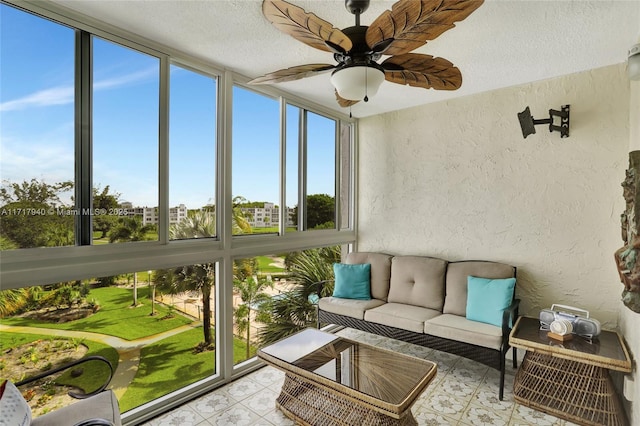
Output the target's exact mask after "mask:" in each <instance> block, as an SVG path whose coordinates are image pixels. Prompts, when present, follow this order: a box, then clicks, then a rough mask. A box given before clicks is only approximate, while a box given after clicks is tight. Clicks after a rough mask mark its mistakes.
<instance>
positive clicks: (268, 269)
mask: <svg viewBox="0 0 640 426" xmlns="http://www.w3.org/2000/svg"><path fill="white" fill-rule="evenodd" d="M256 259H258V269H259V271H260V273H261V274H273V273H276V274H279V273H282V272H285V270H284V268H280V267H278V266H274V265H272V263H273V259H272V258H270V257H267V256H258V257H256Z"/></svg>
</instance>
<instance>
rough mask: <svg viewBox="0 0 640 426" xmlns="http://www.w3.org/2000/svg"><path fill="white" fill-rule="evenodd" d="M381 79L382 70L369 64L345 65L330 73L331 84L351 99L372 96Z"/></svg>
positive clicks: (356, 99) (382, 75) (342, 94)
mask: <svg viewBox="0 0 640 426" xmlns="http://www.w3.org/2000/svg"><path fill="white" fill-rule="evenodd" d="M383 81H384V71H382V70H381V69H379V68H376V67H372V66H369V65H353V66H346V67H342V68H338V69H337V70H335V71H334V72H333V74H331V84H333V87H335V88H336V90H337V91H338V94H339V95H340V96H341V97H342V98H344V99H348V100H351V101H361V100H363V99H365V97H372V96H374V95H375V94H376V93H377V92H378V89H379V88H380V85H381V84H382V82H383Z"/></svg>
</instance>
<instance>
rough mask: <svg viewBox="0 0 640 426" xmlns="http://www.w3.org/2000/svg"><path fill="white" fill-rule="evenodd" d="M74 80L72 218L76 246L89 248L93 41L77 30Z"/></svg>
mask: <svg viewBox="0 0 640 426" xmlns="http://www.w3.org/2000/svg"><path fill="white" fill-rule="evenodd" d="M75 44H76V55H75V56H76V71H75V73H76V78H75V116H76V117H75V156H76V162H75V164H76V165H75V207H76V209H77V211H79V212H80V214H76V215H75V228H76V229H75V236H76V245H83V246H88V245H91V243H92V240H93V234H92V223H91V220H92V216H91V214H90V213H89V212H90V211H91V208H92V199H93V176H92V175H93V173H92V160H93V159H92V157H93V154H92V148H93V147H92V145H93V143H92V136H93V135H92V133H93V130H92V110H93V105H92V90H93V87H92V86H93V77H92V72H93V70H92V68H93V60H92V55H93V52H92V39H91V34H89V33H87V32H85V31H80V30H78V31H76V43H75Z"/></svg>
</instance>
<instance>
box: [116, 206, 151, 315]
mask: <svg viewBox="0 0 640 426" xmlns="http://www.w3.org/2000/svg"><path fill="white" fill-rule="evenodd" d="M153 229H154V228H153V226H151V225H142V219H141V218H140V217H138V216H125V217H121V218H119V219H118V224H117V226H116V227H115V228H114V229H112V230H111V232H110V233H109V242H110V243H115V242H118V241H120V242H128V241H147V240H149V232H152V231H153ZM132 306H134V307H135V306H138V273H137V272H134V273H133V304H132Z"/></svg>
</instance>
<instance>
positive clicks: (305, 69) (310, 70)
mask: <svg viewBox="0 0 640 426" xmlns="http://www.w3.org/2000/svg"><path fill="white" fill-rule="evenodd" d="M335 67H336V66H335V65H329V64H307V65H298V66H296V67H291V68H286V69H283V70H278V71H274V72H270V73H269V74H265V75H263V76H262V77H257V78H254V79H253V80H251V81H250V82H249V84H268V83H282V82H284V81H293V80H300V79H301V78H306V77H311V76H313V75H316V74H320V73H323V72H326V71H329V70H332V69H334V68H335Z"/></svg>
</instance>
